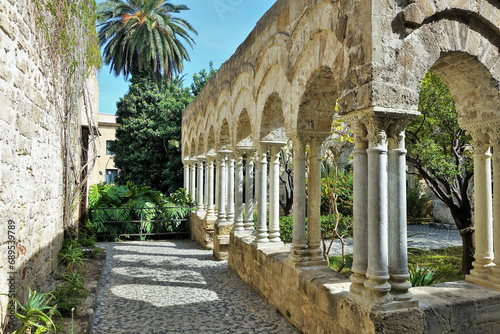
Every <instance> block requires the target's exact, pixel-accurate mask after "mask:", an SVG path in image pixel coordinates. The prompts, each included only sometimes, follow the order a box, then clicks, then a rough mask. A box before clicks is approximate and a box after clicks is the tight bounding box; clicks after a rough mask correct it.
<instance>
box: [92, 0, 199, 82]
mask: <svg viewBox="0 0 500 334" xmlns="http://www.w3.org/2000/svg"><path fill="white" fill-rule="evenodd" d="M188 9H189V8H188V7H187V6H185V5H173V4H172V3H170V1H164V0H107V1H105V2H103V3H101V4H100V5H99V9H98V12H99V23H100V24H99V42H100V45H101V47H102V46H104V50H103V53H104V63H105V64H106V65H110V64H111V71H113V72H114V73H115V75H116V76H118V75H120V73H121V72H123V75H125V77H128V75H129V74H132V75H134V74H137V73H140V72H150V73H153V74H154V75H155V76H157V77H163V78H164V79H166V80H167V81H170V80H171V79H172V77H173V75H174V74H178V73H180V72H182V68H183V66H182V65H183V61H184V60H188V61H189V55H188V53H187V51H186V48H185V47H184V45H183V44H182V43H181V41H180V40H179V39H182V40H184V41H185V42H186V43H187V44H188V45H189V46H191V47H192V46H193V44H194V40H193V38H192V37H191V36H190V35H189V33H190V32H192V33H194V34H197V32H196V30H195V29H194V28H193V27H192V26H191V24H189V23H188V22H187V21H186V20H184V19H181V18H178V17H173V16H172V15H171V13H180V11H182V10H188Z"/></svg>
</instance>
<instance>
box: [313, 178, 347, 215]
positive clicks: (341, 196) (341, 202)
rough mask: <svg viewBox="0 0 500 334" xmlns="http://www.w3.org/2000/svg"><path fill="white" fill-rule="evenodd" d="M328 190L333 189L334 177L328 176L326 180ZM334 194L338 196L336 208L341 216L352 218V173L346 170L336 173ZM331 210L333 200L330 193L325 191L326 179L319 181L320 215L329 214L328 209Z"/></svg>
mask: <svg viewBox="0 0 500 334" xmlns="http://www.w3.org/2000/svg"><path fill="white" fill-rule="evenodd" d="M328 181H329V187H330V190H331V191H333V189H335V175H330V177H329V178H328ZM336 186H337V187H336V193H337V195H338V199H337V208H338V210H339V213H340V214H342V215H343V216H352V205H353V199H352V189H353V178H352V171H350V170H346V171H344V172H342V171H339V172H338V173H337V184H336ZM330 206H332V208H333V198H332V196H331V193H330V194H329V193H328V191H327V180H326V178H323V179H321V214H323V215H325V214H328V212H329V207H330Z"/></svg>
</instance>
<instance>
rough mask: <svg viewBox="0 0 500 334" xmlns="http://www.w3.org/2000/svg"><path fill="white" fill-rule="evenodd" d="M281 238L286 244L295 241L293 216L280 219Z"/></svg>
mask: <svg viewBox="0 0 500 334" xmlns="http://www.w3.org/2000/svg"><path fill="white" fill-rule="evenodd" d="M280 237H281V241H283V242H284V243H291V242H292V240H293V216H284V217H280Z"/></svg>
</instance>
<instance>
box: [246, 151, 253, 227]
mask: <svg viewBox="0 0 500 334" xmlns="http://www.w3.org/2000/svg"><path fill="white" fill-rule="evenodd" d="M254 159H255V158H254V155H253V152H251V153H248V152H247V160H246V170H245V173H246V174H245V230H246V231H253V230H254V222H253V174H254Z"/></svg>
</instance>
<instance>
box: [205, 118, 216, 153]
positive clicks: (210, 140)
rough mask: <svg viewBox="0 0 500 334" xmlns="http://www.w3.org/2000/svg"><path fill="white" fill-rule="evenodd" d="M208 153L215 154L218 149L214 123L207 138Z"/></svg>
mask: <svg viewBox="0 0 500 334" xmlns="http://www.w3.org/2000/svg"><path fill="white" fill-rule="evenodd" d="M205 147H206V154H209V153H211V154H215V149H216V138H215V130H214V127H213V125H210V128H209V130H208V132H207V140H206V146H205Z"/></svg>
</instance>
